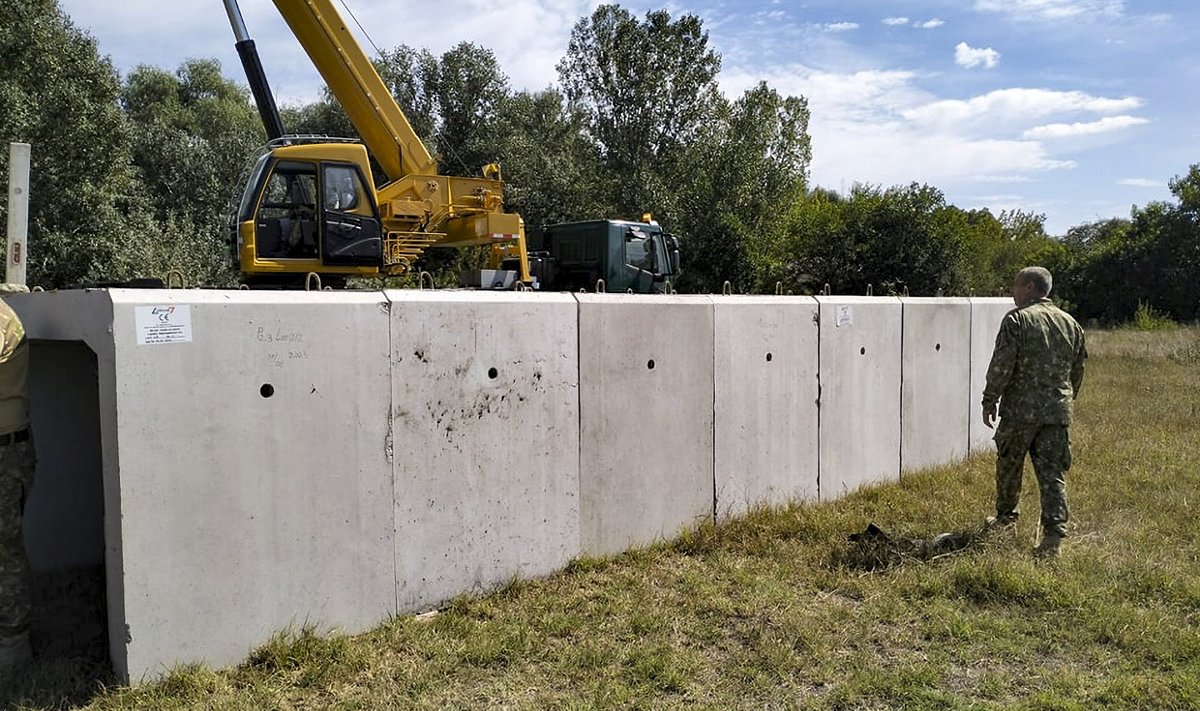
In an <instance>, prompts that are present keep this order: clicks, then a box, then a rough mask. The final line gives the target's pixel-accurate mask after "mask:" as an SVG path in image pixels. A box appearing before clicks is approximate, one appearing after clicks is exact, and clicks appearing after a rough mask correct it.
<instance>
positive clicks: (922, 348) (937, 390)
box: [900, 297, 971, 471]
mask: <svg viewBox="0 0 1200 711" xmlns="http://www.w3.org/2000/svg"><path fill="white" fill-rule="evenodd" d="M900 301H901V302H902V303H903V309H904V343H903V350H902V354H901V358H902V363H901V383H902V386H901V387H902V389H901V409H900V424H901V434H900V468H901V469H902V470H903V471H916V470H919V469H925V468H928V467H935V466H939V465H942V464H950V463H952V462H957V461H961V460H962V459H963V458H965V457H966V455H967V440H968V427H969V425H968V420H969V419H970V417H969V415H970V413H969V411H968V408H967V404H968V403H967V399H968V393H969V391H970V384H971V305H970V303H968V302H967V301H966V300H964V299H949V298H945V299H943V298H910V297H905V298H902V299H900Z"/></svg>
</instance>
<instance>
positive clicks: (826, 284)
mask: <svg viewBox="0 0 1200 711" xmlns="http://www.w3.org/2000/svg"><path fill="white" fill-rule="evenodd" d="M821 293H822V294H824V295H825V296H829V295H830V294H832V293H833V289H830V288H829V282H825V289H824V290H823V291H822V292H821Z"/></svg>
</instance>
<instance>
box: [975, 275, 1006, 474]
mask: <svg viewBox="0 0 1200 711" xmlns="http://www.w3.org/2000/svg"><path fill="white" fill-rule="evenodd" d="M970 302H971V391H970V393H969V397H968V404H967V407H968V409H969V410H970V412H971V417H970V418H969V419H970V442H971V452H973V453H974V452H989V451H990V452H994V451H996V444H995V442H993V441H992V435H993V434H995V433H994V431H993V430H990V429H988V428H987V427H985V426H984V424H983V419H982V409H981V407H982V403H983V388H984V386H985V385H987V369H988V364H989V363H990V362H991V360H992V349H993V348H995V346H996V334H998V333H999V332H1000V322H1001V321H1003V320H1004V316H1005V314H1007V313H1008V312H1009V311H1012V310H1013V309H1014V308H1016V307H1015V306H1014V304H1013V300H1012V299H1010V298H981V297H974V298H972V299H970Z"/></svg>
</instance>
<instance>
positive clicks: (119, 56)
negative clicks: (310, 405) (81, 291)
mask: <svg viewBox="0 0 1200 711" xmlns="http://www.w3.org/2000/svg"><path fill="white" fill-rule="evenodd" d="M60 2H61V4H62V6H63V7H64V9H65V10H66V11H67V13H68V14H69V15H71V17H72V18H73V19H74V21H75V23H76V24H77V25H78V26H80V27H82V28H84V29H86V30H88V31H89V32H90V33H91V34H92V35H93V36H95V37H96V38H97V40H98V42H99V44H100V50H101V51H102V52H103V53H105V54H108V55H109V56H111V57H112V59H113V62H114V63H115V64H116V66H117V68H118V69H119V70H121V71H128V70H129V69H131V68H133V67H134V66H136V65H138V64H151V65H155V66H161V67H167V68H175V67H177V66H178V65H179V64H180V63H181V62H182V61H183V60H184V59H187V58H189V57H214V58H217V59H219V60H220V61H221V63H222V65H223V67H224V69H225V72H226V74H227V75H228V76H230V77H232V78H235V79H239V80H241V79H242V75H241V69H240V65H239V64H238V60H237V56H236V53H235V51H234V49H233V39H232V33H231V31H230V28H229V24H228V21H227V20H226V17H225V13H224V10H223V6H222V3H221V2H220V0H123V2H121V3H101V2H97V1H96V0H60ZM240 2H241V5H242V11H243V13H244V14H245V18H246V24H247V26H248V27H249V29H250V32H251V34H252V35H253V36H254V38H255V40H256V41H257V43H258V44H259V48H260V52H261V53H262V55H263V63H264V66H265V68H266V71H267V73H268V76H269V78H270V81H271V82H272V85H273V88H274V90H275V91H276V94H277V95H278V97H279V100H280V101H281V102H282V103H289V102H291V103H295V102H301V101H306V100H310V99H312V98H315V97H316V96H318V95H319V92H320V86H321V84H320V77H319V76H318V75H317V74H316V71H315V70H314V69H312V67H311V66H310V65H309V63H308V60H307V58H306V57H305V56H304V55H303V53H302V51H301V50H300V48H299V46H298V45H297V44H296V42H295V40H294V39H293V38H292V36H291V35H290V33H289V32H288V30H287V27H286V26H285V25H284V24H283V21H282V20H281V19H280V18H279V16H278V13H277V12H276V11H275V8H274V5H273V4H272V3H271V2H269V0H240ZM346 2H347V3H348V4H349V7H350V9H351V10H353V11H354V13H355V15H356V16H357V17H358V19H359V20H360V21H361V22H362V24H363V25H364V26H365V27H366V28H367V31H368V32H369V33H370V40H371V41H373V42H374V44H375V45H377V46H379V47H382V48H388V47H393V46H395V45H398V44H408V45H410V46H416V47H425V48H428V49H430V50H431V51H433V52H435V53H436V52H442V51H445V50H446V49H448V48H450V47H451V46H453V45H454V44H456V43H458V42H460V41H464V40H465V41H470V42H475V43H477V44H480V45H483V46H485V47H488V48H490V49H492V50H493V51H494V52H495V53H496V56H497V58H498V60H499V61H500V64H501V66H502V67H503V68H504V70H505V72H506V73H507V74H508V75H509V77H510V79H511V81H512V84H513V86H514V87H515V88H528V89H537V88H542V87H545V86H548V85H550V84H552V83H554V82H555V80H556V74H555V70H554V65H555V64H556V63H557V61H558V60H559V58H560V57H561V56H562V54H563V51H564V49H565V47H566V43H567V38H568V36H569V34H570V30H571V27H572V26H573V25H574V23H575V22H576V21H577V20H578V19H579V18H580V17H582V16H584V15H586V14H588V13H590V12H591V10H592V9H593V8H594V7H595V6H596V5H597V4H598V3H596V2H592V1H588V0H508V2H505V3H492V2H484V1H483V0H467V1H465V2H456V3H445V4H441V5H438V6H437V7H436V8H435V9H430V8H431V6H430V5H429V4H428V3H417V2H412V1H411V0H346ZM622 4H623V5H624V6H625V7H626V8H628V9H630V10H632V11H634V12H636V13H638V14H642V13H644V12H645V11H646V10H649V9H653V8H660V7H666V8H667V9H668V10H669V11H670V12H671V13H672V15H679V14H682V13H691V14H695V15H698V16H700V17H701V18H703V19H704V23H705V27H706V28H707V29H708V31H709V33H710V41H711V43H712V46H713V47H714V48H715V49H716V50H717V51H718V52H720V53H721V55H722V56H723V68H722V72H721V76H720V82H721V85H722V88H723V89H724V90H725V91H726V93H727V94H728V95H730V96H736V95H738V94H740V93H741V92H742V91H743V90H744V89H746V88H748V87H749V86H752V85H753V84H755V83H756V82H758V81H760V80H765V81H767V82H768V83H769V84H770V85H771V86H773V87H774V88H776V89H777V90H779V91H780V92H781V93H785V94H796V95H803V96H806V97H807V98H808V99H809V104H810V109H811V110H812V121H811V124H810V130H809V133H810V134H811V135H812V140H813V164H812V183H813V184H814V185H820V186H823V187H826V188H831V189H834V190H847V189H849V188H850V187H851V186H852V185H853V184H854V183H856V182H857V183H871V184H879V185H885V186H886V185H895V184H906V183H908V182H911V181H917V182H925V183H929V184H931V185H934V186H937V187H939V188H941V189H942V190H943V192H945V194H946V197H947V199H948V200H949V201H950V202H952V203H954V204H956V205H959V206H961V207H965V208H974V207H988V208H990V209H992V210H993V212H999V211H1000V210H1002V209H1012V208H1018V209H1022V210H1026V211H1031V212H1037V213H1043V214H1045V215H1046V218H1047V222H1046V225H1047V229H1048V231H1050V232H1051V233H1052V234H1061V233H1064V232H1065V231H1066V230H1067V229H1068V228H1069V227H1071V226H1072V225H1076V224H1079V223H1082V222H1085V221H1089V220H1095V219H1102V218H1108V217H1113V216H1122V217H1124V216H1128V214H1129V209H1130V207H1131V206H1132V205H1135V204H1136V205H1144V204H1146V203H1147V202H1150V201H1152V200H1166V199H1169V198H1170V193H1169V191H1168V189H1167V181H1168V180H1169V179H1170V178H1171V177H1173V176H1175V175H1178V174H1181V173H1184V172H1186V171H1187V167H1188V165H1189V164H1191V163H1195V162H1200V121H1197V120H1196V118H1195V117H1196V116H1197V109H1198V108H1200V99H1198V98H1197V96H1196V93H1197V92H1196V87H1197V86H1200V42H1198V41H1197V40H1200V36H1198V35H1200V3H1195V2H1192V1H1191V0H1179V1H1178V2H1170V1H1168V0H953V1H951V0H912V1H905V2H901V1H896V2H886V1H876V2H869V1H867V0H840V1H835V0H810V1H809V2H786V1H782V0H780V1H775V2H771V1H767V2H740V3H739V2H716V1H715V0H673V1H671V2H643V1H642V0H638V1H637V2H628V3H622ZM339 8H340V4H339ZM360 37H361V35H360ZM364 46H369V45H368V44H367V42H366V41H364Z"/></svg>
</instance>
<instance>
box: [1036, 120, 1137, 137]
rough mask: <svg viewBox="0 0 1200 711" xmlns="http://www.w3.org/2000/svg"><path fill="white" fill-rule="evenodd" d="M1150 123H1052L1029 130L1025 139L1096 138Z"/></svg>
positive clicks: (1120, 121)
mask: <svg viewBox="0 0 1200 711" xmlns="http://www.w3.org/2000/svg"><path fill="white" fill-rule="evenodd" d="M1144 123H1150V121H1149V119H1144V118H1141V117H1140V116H1105V117H1104V118H1102V119H1100V120H1099V121H1089V122H1083V123H1051V124H1047V125H1045V126H1036V127H1034V128H1031V129H1029V130H1028V131H1026V132H1025V133H1024V135H1023V138H1073V137H1076V136H1094V135H1096V134H1100V133H1109V132H1111V131H1120V130H1121V129H1124V128H1129V127H1131V126H1140V125H1141V124H1144Z"/></svg>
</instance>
